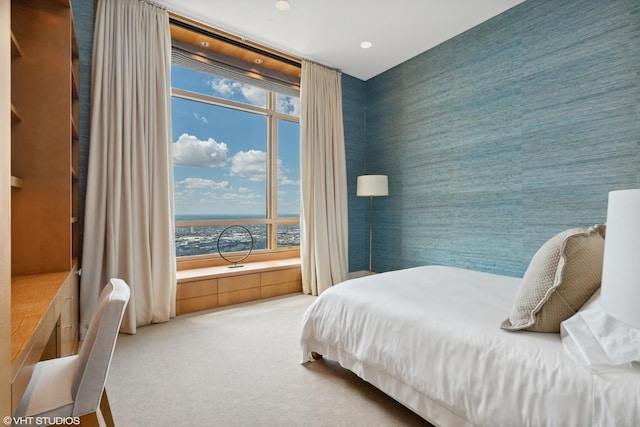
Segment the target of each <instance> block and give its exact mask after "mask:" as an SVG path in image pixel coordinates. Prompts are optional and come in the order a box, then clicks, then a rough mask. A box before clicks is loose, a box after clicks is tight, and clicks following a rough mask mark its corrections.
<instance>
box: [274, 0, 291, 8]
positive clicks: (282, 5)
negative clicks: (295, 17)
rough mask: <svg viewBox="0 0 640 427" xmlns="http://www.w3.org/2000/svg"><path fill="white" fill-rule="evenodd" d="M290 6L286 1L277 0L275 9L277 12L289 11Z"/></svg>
mask: <svg viewBox="0 0 640 427" xmlns="http://www.w3.org/2000/svg"><path fill="white" fill-rule="evenodd" d="M290 7H291V5H290V4H289V2H288V1H287V0H278V1H276V9H278V10H289V8H290Z"/></svg>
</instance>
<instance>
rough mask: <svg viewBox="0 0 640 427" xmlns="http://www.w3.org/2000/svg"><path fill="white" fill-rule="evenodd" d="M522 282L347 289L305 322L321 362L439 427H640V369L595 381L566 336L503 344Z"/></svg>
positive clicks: (429, 273)
mask: <svg viewBox="0 0 640 427" xmlns="http://www.w3.org/2000/svg"><path fill="white" fill-rule="evenodd" d="M520 281H521V279H518V278H512V277H506V276H497V275H493V274H488V273H481V272H477V271H470V270H463V269H457V268H452V267H443V266H427V267H417V268H411V269H406V270H400V271H394V272H388V273H382V274H377V275H372V276H367V277H362V278H358V279H352V280H348V281H346V282H343V283H341V284H339V285H336V286H333V287H332V288H330V289H328V290H327V291H325V292H324V293H323V294H322V295H321V296H320V297H318V298H317V299H316V301H314V303H313V304H312V305H311V306H310V307H309V309H308V310H307V312H306V313H305V315H304V318H303V324H302V333H301V346H302V351H303V361H308V360H310V352H313V351H315V352H318V353H320V354H322V355H324V356H325V357H327V358H329V359H332V360H336V361H338V362H339V363H340V364H341V365H342V366H344V367H345V368H347V369H350V370H352V371H353V372H355V373H356V374H358V375H359V376H360V377H362V378H363V379H364V380H366V381H368V382H371V383H372V384H374V385H375V386H376V387H378V388H380V389H381V390H382V391H384V392H385V393H387V394H389V395H390V396H392V397H394V398H395V399H397V400H398V401H400V402H402V403H403V404H405V405H406V406H408V407H409V408H411V409H412V410H414V411H415V412H417V413H418V414H420V415H421V416H422V417H424V418H425V419H427V420H429V421H430V422H432V423H434V424H436V425H441V426H458V425H459V426H506V427H510V426H513V427H516V426H559V427H566V426H616V427H621V426H636V425H640V369H636V370H633V371H629V370H627V371H624V370H616V369H610V370H608V371H598V372H594V371H592V370H590V369H589V368H588V367H584V366H582V365H579V364H577V363H576V362H575V361H574V360H573V359H572V358H570V357H569V356H568V355H567V354H566V353H565V351H564V349H563V346H562V344H561V341H560V335H559V334H544V333H533V332H507V331H505V330H503V329H500V323H501V322H502V321H503V320H504V319H505V318H506V317H507V316H508V314H509V312H510V309H511V304H512V302H513V299H514V297H515V294H516V292H517V288H518V286H519V284H520Z"/></svg>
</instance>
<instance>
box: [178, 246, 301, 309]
mask: <svg viewBox="0 0 640 427" xmlns="http://www.w3.org/2000/svg"><path fill="white" fill-rule="evenodd" d="M301 291H302V275H301V272H300V259H298V258H294V259H282V260H274V261H264V262H252V263H247V264H245V265H244V266H243V267H238V268H229V267H227V266H220V267H209V268H198V269H192V270H183V271H178V289H177V292H176V313H177V314H185V313H191V312H194V311H199V310H206V309H209V308H215V307H222V306H225V305H231V304H239V303H242V302H247V301H254V300H258V299H262V298H270V297H274V296H279V295H285V294H291V293H296V292H301Z"/></svg>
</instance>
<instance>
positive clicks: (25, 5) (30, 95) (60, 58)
mask: <svg viewBox="0 0 640 427" xmlns="http://www.w3.org/2000/svg"><path fill="white" fill-rule="evenodd" d="M9 3H10V30H9V34H6V35H5V37H6V38H7V39H8V40H7V39H5V43H6V44H7V46H9V52H10V58H11V72H10V77H9V80H10V91H11V92H10V93H11V96H10V106H7V107H6V108H7V109H9V110H10V114H8V113H9V112H7V113H5V114H7V117H10V119H9V120H7V121H10V126H11V130H10V138H9V139H10V167H9V170H8V172H7V171H4V170H3V173H5V174H7V175H8V179H7V181H8V186H10V196H9V198H10V200H9V203H8V204H6V205H3V206H7V207H8V206H9V205H10V207H11V226H10V228H11V230H10V236H6V234H7V232H6V231H5V230H3V236H2V237H3V238H2V241H3V243H2V244H4V245H9V248H8V249H9V256H8V258H10V265H11V279H10V280H11V285H10V287H11V371H10V372H11V383H12V397H11V400H12V410H15V405H16V403H17V402H19V400H20V397H21V395H22V392H23V391H24V387H25V386H26V384H27V383H28V380H29V378H30V377H31V374H32V370H33V365H34V364H35V363H36V362H37V361H38V360H39V359H40V357H42V355H43V353H45V354H46V353H52V354H51V355H52V356H56V357H60V356H66V355H70V354H73V353H74V352H75V350H76V349H77V341H78V292H79V289H78V266H77V260H78V251H79V240H78V239H79V237H78V236H79V229H78V208H79V206H78V154H79V142H78V114H79V107H78V86H79V81H78V49H77V44H76V38H75V30H74V24H73V13H72V10H71V0H11V1H10V2H9V1H6V2H4V1H3V4H9ZM5 80H6V78H5ZM5 83H6V82H5ZM3 123H4V122H3ZM3 143H5V142H4V141H3ZM2 182H4V181H2ZM4 242H10V243H4ZM37 316H40V318H38V317H37ZM34 322H35V323H34ZM43 328H44V329H43ZM3 345H4V343H3ZM47 348H49V350H47ZM51 349H53V350H51ZM3 369H4V367H3Z"/></svg>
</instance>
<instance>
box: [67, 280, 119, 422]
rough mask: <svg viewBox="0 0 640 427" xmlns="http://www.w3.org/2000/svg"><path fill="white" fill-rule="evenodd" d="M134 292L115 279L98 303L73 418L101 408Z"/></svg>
mask: <svg viewBox="0 0 640 427" xmlns="http://www.w3.org/2000/svg"><path fill="white" fill-rule="evenodd" d="M130 295H131V291H130V290H129V286H128V285H127V284H126V283H125V281H124V280H121V279H111V280H110V281H109V283H107V285H106V286H105V287H104V289H103V290H102V292H101V294H100V299H99V300H98V306H97V307H96V310H95V312H94V313H93V316H92V317H91V322H89V328H88V329H87V333H86V335H85V339H84V341H83V343H82V347H81V348H80V352H79V353H78V360H77V370H76V372H75V377H74V379H73V384H72V389H71V396H73V397H74V407H73V416H74V417H76V416H82V415H84V414H87V413H90V412H93V411H95V410H96V408H98V406H99V405H100V398H101V396H102V392H103V390H104V385H105V382H106V381H107V374H108V372H109V365H110V364H111V358H112V357H113V351H114V349H115V346H116V339H117V338H118V331H119V330H120V324H121V323H122V317H123V316H124V310H125V308H126V306H127V303H128V302H129V297H130Z"/></svg>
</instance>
